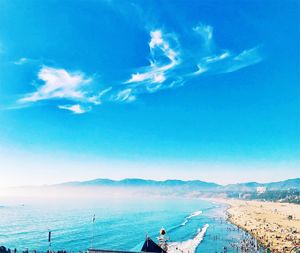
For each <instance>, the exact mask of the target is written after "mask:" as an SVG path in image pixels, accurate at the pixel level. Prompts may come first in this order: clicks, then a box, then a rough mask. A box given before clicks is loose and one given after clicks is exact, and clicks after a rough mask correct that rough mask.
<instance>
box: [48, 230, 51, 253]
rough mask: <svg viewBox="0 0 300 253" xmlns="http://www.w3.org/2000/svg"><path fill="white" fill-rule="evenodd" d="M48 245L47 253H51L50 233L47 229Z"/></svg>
mask: <svg viewBox="0 0 300 253" xmlns="http://www.w3.org/2000/svg"><path fill="white" fill-rule="evenodd" d="M48 243H49V248H48V252H49V253H50V252H51V231H50V229H49V231H48Z"/></svg>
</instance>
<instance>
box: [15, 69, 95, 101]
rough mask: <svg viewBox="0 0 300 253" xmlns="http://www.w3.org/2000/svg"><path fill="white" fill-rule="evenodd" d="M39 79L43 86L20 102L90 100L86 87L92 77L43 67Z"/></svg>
mask: <svg viewBox="0 0 300 253" xmlns="http://www.w3.org/2000/svg"><path fill="white" fill-rule="evenodd" d="M38 79H39V80H40V81H42V84H41V85H39V86H38V87H37V90H36V91H35V92H32V93H29V94H26V95H25V96H24V97H23V98H21V99H20V100H19V102H20V103H28V102H37V101H40V100H49V99H68V100H75V101H86V100H88V99H89V96H88V94H87V93H86V92H85V90H84V87H85V86H86V85H87V84H89V83H91V82H92V80H93V79H92V78H91V77H88V78H87V77H85V75H84V74H83V73H81V72H73V73H72V72H68V71H66V70H65V69H57V68H52V67H47V66H43V67H42V68H41V70H40V71H39V73H38Z"/></svg>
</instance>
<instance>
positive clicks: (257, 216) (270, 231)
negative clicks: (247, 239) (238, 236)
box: [209, 198, 300, 253]
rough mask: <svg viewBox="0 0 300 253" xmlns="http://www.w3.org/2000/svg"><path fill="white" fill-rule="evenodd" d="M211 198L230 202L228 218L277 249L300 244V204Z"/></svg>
mask: <svg viewBox="0 0 300 253" xmlns="http://www.w3.org/2000/svg"><path fill="white" fill-rule="evenodd" d="M209 200H210V201H213V202H216V203H221V204H226V205H227V206H226V211H225V214H226V218H227V220H228V221H229V222H230V223H232V224H234V225H236V226H237V227H239V228H241V229H242V230H244V231H246V232H247V233H249V234H250V235H251V236H252V237H254V238H255V239H256V240H257V241H258V242H259V243H260V244H261V245H262V246H263V247H265V248H268V247H269V248H270V250H271V251H272V252H274V253H277V252H278V253H284V252H291V250H292V249H293V248H294V247H295V246H296V244H297V243H298V244H300V205H296V204H290V203H278V202H262V201H252V200H251V201H249V200H238V199H223V198H210V199H209ZM289 216H292V219H289ZM297 246H298V247H299V246H300V245H297Z"/></svg>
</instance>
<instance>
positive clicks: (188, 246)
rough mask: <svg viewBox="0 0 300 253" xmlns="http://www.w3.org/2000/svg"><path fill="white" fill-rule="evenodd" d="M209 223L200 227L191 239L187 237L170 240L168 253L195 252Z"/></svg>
mask: <svg viewBox="0 0 300 253" xmlns="http://www.w3.org/2000/svg"><path fill="white" fill-rule="evenodd" d="M208 227H209V225H208V224H205V225H204V226H203V228H202V229H199V230H198V233H197V235H196V236H195V237H194V238H193V239H189V240H186V241H183V242H172V243H170V244H169V245H168V253H183V252H189V253H195V252H196V249H197V247H198V246H199V244H200V243H201V242H202V240H203V238H204V236H205V233H206V230H207V229H208Z"/></svg>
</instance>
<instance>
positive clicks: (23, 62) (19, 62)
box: [14, 57, 29, 65]
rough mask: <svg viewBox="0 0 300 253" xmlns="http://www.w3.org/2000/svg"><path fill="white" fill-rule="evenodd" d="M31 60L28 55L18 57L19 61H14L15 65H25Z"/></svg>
mask: <svg viewBox="0 0 300 253" xmlns="http://www.w3.org/2000/svg"><path fill="white" fill-rule="evenodd" d="M28 61H29V59H27V58H26V57H22V58H20V59H18V60H17V61H15V62H14V64H15V65H23V64H25V63H27V62H28Z"/></svg>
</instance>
